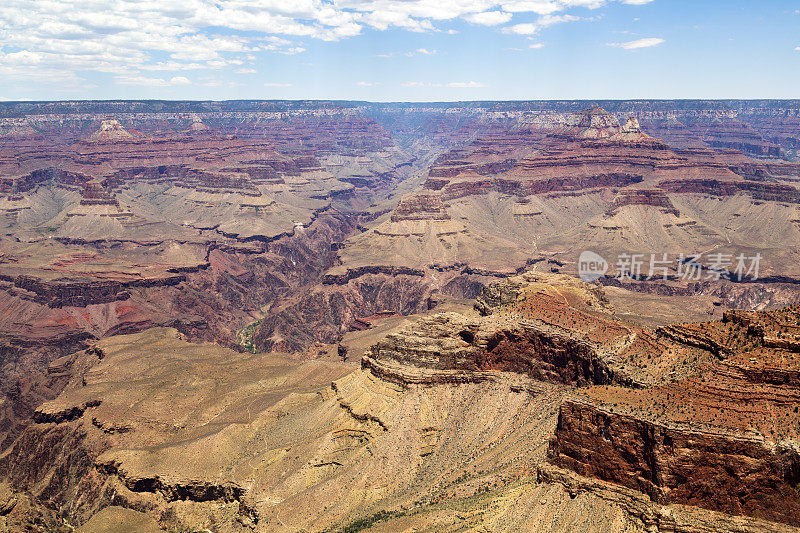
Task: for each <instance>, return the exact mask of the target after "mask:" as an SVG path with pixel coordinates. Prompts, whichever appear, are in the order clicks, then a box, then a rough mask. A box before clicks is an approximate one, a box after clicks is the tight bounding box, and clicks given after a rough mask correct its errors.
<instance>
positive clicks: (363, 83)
mask: <svg viewBox="0 0 800 533" xmlns="http://www.w3.org/2000/svg"><path fill="white" fill-rule="evenodd" d="M356 85H358V86H359V87H375V86H376V85H380V82H377V81H360V82H358V83H357V84H356Z"/></svg>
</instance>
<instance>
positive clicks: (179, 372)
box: [0, 101, 800, 532]
mask: <svg viewBox="0 0 800 533" xmlns="http://www.w3.org/2000/svg"><path fill="white" fill-rule="evenodd" d="M798 143H800V103H798V102H796V101H598V102H577V101H551V102H466V103H451V104H444V103H443V104H437V103H430V104H403V103H386V104H377V103H369V102H333V101H330V102H325V101H230V102H157V101H152V102H126V101H119V102H0V309H2V313H0V361H1V364H2V377H1V378H0V407H1V409H0V530H8V531H15V530H18V529H21V528H24V527H27V528H29V530H31V531H72V530H77V531H92V530H93V529H91V528H92V527H97V526H98V524H101V523H102V522H106V523H116V524H118V526H119V527H120V528H121V527H126V526H129V525H130V524H140V525H139V526H136V527H140V528H141V530H142V531H144V530H148V528H149V529H152V530H159V528H162V529H168V530H180V528H185V529H186V530H203V529H207V530H211V531H283V530H285V531H289V530H297V529H304V530H309V531H326V530H327V531H335V530H346V531H356V530H367V529H369V530H374V531H396V530H417V531H440V530H443V529H450V530H453V531H456V530H467V529H470V528H479V527H483V528H487V529H490V530H498V529H500V530H506V529H515V528H516V529H525V530H536V531H574V530H591V531H645V530H646V531H698V532H702V531H742V532H744V531H753V532H755V531H794V530H796V529H795V528H797V527H800V507H799V506H798V499H797V493H796V487H797V484H798V482H800V459H798V452H797V450H798V448H797V440H796V439H797V438H798V436H797V435H796V427H797V423H798V419H797V416H798V415H797V412H796V410H797V408H798V406H800V397H798V396H797V391H796V390H795V389H796V386H797V380H798V376H797V373H798V371H800V367H798V360H797V357H796V356H797V354H798V353H800V347H798V346H800V341H798V337H797V335H798V334H799V333H800V332H797V331H796V330H797V328H798V322H797V317H798V316H800V315H798V308H797V307H796V306H797V305H798V304H800V292H799V289H798V287H799V285H798V284H800V270H799V269H800V267H799V266H798V265H800V257H798V253H799V252H798V250H800V211H799V210H800V189H798V182H799V181H800V160H798V154H797V149H798ZM584 250H588V251H592V252H594V253H595V254H596V255H599V256H600V257H601V258H602V259H604V260H605V261H606V262H607V265H606V267H607V268H606V270H605V271H604V272H602V273H600V274H599V275H598V276H597V279H596V280H595V281H594V282H592V283H586V282H584V281H581V279H579V275H580V274H582V273H583V272H582V266H581V264H580V259H579V255H580V253H581V252H582V251H584ZM624 258H627V259H629V260H631V259H633V258H639V259H640V260H641V261H640V263H641V264H640V265H639V267H640V268H641V270H636V271H632V270H631V268H632V267H633V266H634V263H633V262H632V261H629V263H627V264H626V263H625V262H624V261H623V259H624ZM754 258H757V260H758V264H757V265H754V263H753V261H754ZM657 259H658V261H657ZM745 259H746V260H747V264H746V265H745V264H744V263H743V261H744V260H745ZM737 261H738V262H739V264H738V265H737ZM655 264H657V266H658V274H657V275H655V274H653V273H652V272H648V268H650V270H652V267H653V265H655ZM690 267H692V268H694V270H690ZM743 267H744V268H743ZM626 269H628V270H626ZM308 502H314V503H315V504H314V505H309V503H308ZM3 528H5V529H3ZM15 528H16V529H15ZM36 528H38V529H36ZM412 528H414V529H412Z"/></svg>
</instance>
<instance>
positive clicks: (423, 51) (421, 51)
mask: <svg viewBox="0 0 800 533" xmlns="http://www.w3.org/2000/svg"><path fill="white" fill-rule="evenodd" d="M435 54H436V50H428V49H427V48H417V49H416V50H414V51H412V52H406V53H405V54H403V55H405V56H406V57H414V56H417V55H423V56H432V55H435ZM391 55H392V54H388V55H379V56H377V57H391Z"/></svg>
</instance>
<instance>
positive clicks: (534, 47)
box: [528, 43, 544, 50]
mask: <svg viewBox="0 0 800 533" xmlns="http://www.w3.org/2000/svg"><path fill="white" fill-rule="evenodd" d="M528 48H533V49H534V50H538V49H539V48H544V43H533V44H532V45H530V46H529V47H528Z"/></svg>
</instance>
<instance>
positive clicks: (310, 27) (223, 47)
mask: <svg viewBox="0 0 800 533" xmlns="http://www.w3.org/2000/svg"><path fill="white" fill-rule="evenodd" d="M648 1H649V0H337V1H335V2H331V1H328V0H293V1H288V0H215V1H214V2H212V1H210V0H80V1H66V0H62V1H53V0H14V1H13V2H10V3H9V2H6V3H5V4H3V5H2V6H0V43H2V48H1V49H0V69H2V70H0V76H11V77H13V78H14V79H26V78H27V79H30V80H32V81H38V80H40V79H49V81H50V83H52V84H54V85H57V86H61V85H62V84H63V83H65V82H80V78H79V76H78V75H76V74H75V72H84V71H94V72H104V73H109V74H111V75H112V76H114V77H115V79H116V81H117V83H130V84H135V83H141V84H151V85H153V84H155V85H156V86H157V85H158V84H160V83H162V82H163V83H165V84H169V83H171V82H170V81H166V80H171V77H170V76H172V77H176V78H180V77H181V76H179V73H180V72H182V71H187V70H202V69H209V70H220V69H231V70H233V71H242V70H245V69H248V68H251V67H252V65H253V64H254V63H255V62H256V60H257V59H258V58H259V57H261V56H262V55H263V54H266V53H284V54H300V53H303V52H305V50H306V48H307V46H308V45H307V42H306V41H307V40H321V41H338V40H341V39H347V38H352V37H355V36H357V35H360V34H362V33H363V32H364V31H365V30H366V29H371V30H378V31H381V30H387V29H402V30H407V31H412V32H433V31H439V30H442V31H443V32H444V33H446V34H454V33H457V30H455V29H445V28H441V27H440V26H441V25H442V24H443V23H445V22H453V21H456V20H464V21H469V22H472V23H475V24H482V25H486V26H496V25H501V24H513V23H514V22H519V23H518V24H514V25H512V26H510V27H508V28H506V29H505V30H504V31H506V32H509V33H516V34H520V35H533V34H535V33H537V32H538V31H540V30H541V29H542V28H544V27H547V26H549V25H552V24H556V23H559V22H566V21H570V20H577V17H575V16H574V15H571V14H570V13H569V10H570V9H573V8H576V7H587V8H596V7H599V6H601V5H606V4H609V3H611V2H621V3H627V4H644V3H648ZM531 14H533V15H534V16H538V17H539V18H538V20H535V21H534V22H528V21H526V20H525V19H522V20H519V21H515V18H516V17H517V16H530V15H531ZM421 50H423V49H420V50H418V51H417V52H416V53H418V54H422V55H426V54H425V52H423V51H421ZM427 51H430V50H427ZM12 67H13V68H12ZM153 71H158V72H164V73H165V75H164V78H160V77H150V76H147V75H146V74H147V73H148V72H153ZM117 78H118V79H117ZM147 80H149V81H147ZM159 80H160V81H159Z"/></svg>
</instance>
